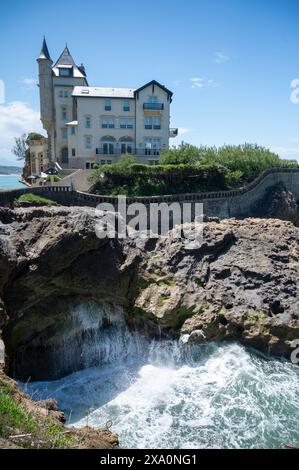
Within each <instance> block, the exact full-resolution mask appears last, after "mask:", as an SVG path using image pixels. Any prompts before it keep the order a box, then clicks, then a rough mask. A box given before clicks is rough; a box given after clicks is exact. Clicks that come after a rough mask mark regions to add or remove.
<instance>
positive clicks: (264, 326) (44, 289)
mask: <svg viewBox="0 0 299 470" xmlns="http://www.w3.org/2000/svg"><path fill="white" fill-rule="evenodd" d="M100 217H101V216H100V215H99V214H96V213H95V210H94V209H90V208H74V207H73V208H65V207H50V208H45V207H41V208H30V209H29V208H28V209H16V210H8V209H5V211H2V212H1V211H0V306H1V308H0V325H2V327H3V339H4V341H5V347H6V359H7V360H6V366H7V369H8V370H9V371H10V372H11V373H13V374H16V375H17V376H18V375H19V374H20V373H21V371H23V373H24V375H25V376H26V377H29V376H31V374H32V375H34V377H35V379H38V378H43V379H44V378H46V377H47V374H49V371H51V370H52V371H54V369H55V361H56V360H57V355H56V356H55V354H54V353H55V352H56V353H57V354H58V355H59V354H60V348H63V347H64V345H65V344H70V345H72V344H73V345H76V348H75V349H76V351H77V353H76V354H75V353H72V352H71V351H75V349H74V348H73V350H70V354H69V356H70V359H69V364H70V365H69V367H68V368H64V367H63V365H61V371H60V373H61V374H65V373H69V372H70V371H72V370H77V369H80V368H83V367H85V363H84V361H82V355H81V351H80V344H83V342H84V341H85V340H86V338H88V337H89V336H90V331H89V330H88V329H86V324H85V323H84V321H81V320H80V321H78V320H76V319H74V317H72V313H71V312H72V311H73V310H74V308H75V307H76V306H78V305H80V304H82V303H85V304H88V303H89V302H92V303H93V304H94V305H98V306H99V310H103V308H106V307H105V306H107V305H110V308H111V309H114V310H115V309H117V308H119V309H120V310H121V311H122V312H123V315H124V317H125V318H126V320H127V322H128V324H129V325H130V326H132V327H134V328H135V327H137V328H139V329H140V331H142V332H144V333H145V334H149V335H156V336H160V335H162V336H166V337H169V336H171V337H175V338H178V337H180V336H181V335H189V336H190V337H191V338H193V339H194V341H201V340H202V338H203V337H204V338H205V339H206V341H223V340H227V339H229V340H230V339H232V340H239V341H242V342H243V343H245V344H250V345H252V346H254V347H257V348H259V349H261V350H262V351H264V352H267V353H268V352H271V353H272V354H277V355H284V356H285V357H288V358H289V357H290V354H291V352H292V348H291V343H292V341H293V340H295V339H298V338H299V316H298V312H299V291H298V272H299V229H298V228H296V227H295V226H294V225H293V224H292V223H291V222H286V221H281V220H277V219H245V220H242V221H240V220H235V219H232V220H225V221H219V220H218V219H217V220H207V221H206V222H205V224H204V236H203V240H202V242H200V243H199V244H198V245H196V246H191V247H188V248H186V245H185V243H184V240H182V239H178V238H175V236H174V231H172V232H170V233H169V234H168V236H167V237H164V238H161V239H159V240H154V241H152V240H151V241H146V240H145V241H144V240H143V241H142V243H140V240H139V239H138V237H137V236H136V237H135V239H123V240H120V239H113V240H109V239H99V238H98V237H97V236H96V230H95V227H96V224H97V223H98V222H99V219H100ZM103 326H105V327H109V324H107V325H106V324H103ZM199 331H201V332H202V335H203V336H201V335H199V334H198V332H199ZM192 335H193V336H192ZM54 359H55V361H54ZM58 375H59V374H58ZM50 376H51V374H50ZM48 378H50V377H49V375H48Z"/></svg>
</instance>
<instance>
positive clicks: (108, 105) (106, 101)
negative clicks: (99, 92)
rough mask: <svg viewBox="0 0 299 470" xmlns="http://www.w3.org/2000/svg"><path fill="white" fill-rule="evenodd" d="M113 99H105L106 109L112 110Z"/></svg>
mask: <svg viewBox="0 0 299 470" xmlns="http://www.w3.org/2000/svg"><path fill="white" fill-rule="evenodd" d="M111 109H112V106H111V100H105V111H111Z"/></svg>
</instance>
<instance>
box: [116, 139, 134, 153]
mask: <svg viewBox="0 0 299 470" xmlns="http://www.w3.org/2000/svg"><path fill="white" fill-rule="evenodd" d="M119 142H120V152H121V154H122V155H124V154H127V153H128V154H130V155H131V154H132V153H133V142H134V139H133V138H132V137H130V136H124V137H121V138H120V139H119Z"/></svg>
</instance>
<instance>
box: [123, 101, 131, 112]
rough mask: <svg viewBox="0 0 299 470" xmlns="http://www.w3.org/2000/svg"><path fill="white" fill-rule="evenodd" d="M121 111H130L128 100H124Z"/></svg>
mask: <svg viewBox="0 0 299 470" xmlns="http://www.w3.org/2000/svg"><path fill="white" fill-rule="evenodd" d="M123 110H124V111H130V101H129V100H125V101H124V107H123Z"/></svg>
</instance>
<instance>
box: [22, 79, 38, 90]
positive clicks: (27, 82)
mask: <svg viewBox="0 0 299 470" xmlns="http://www.w3.org/2000/svg"><path fill="white" fill-rule="evenodd" d="M21 83H22V84H23V85H25V87H26V88H29V89H32V88H35V87H36V85H37V80H36V78H22V80H21Z"/></svg>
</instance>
